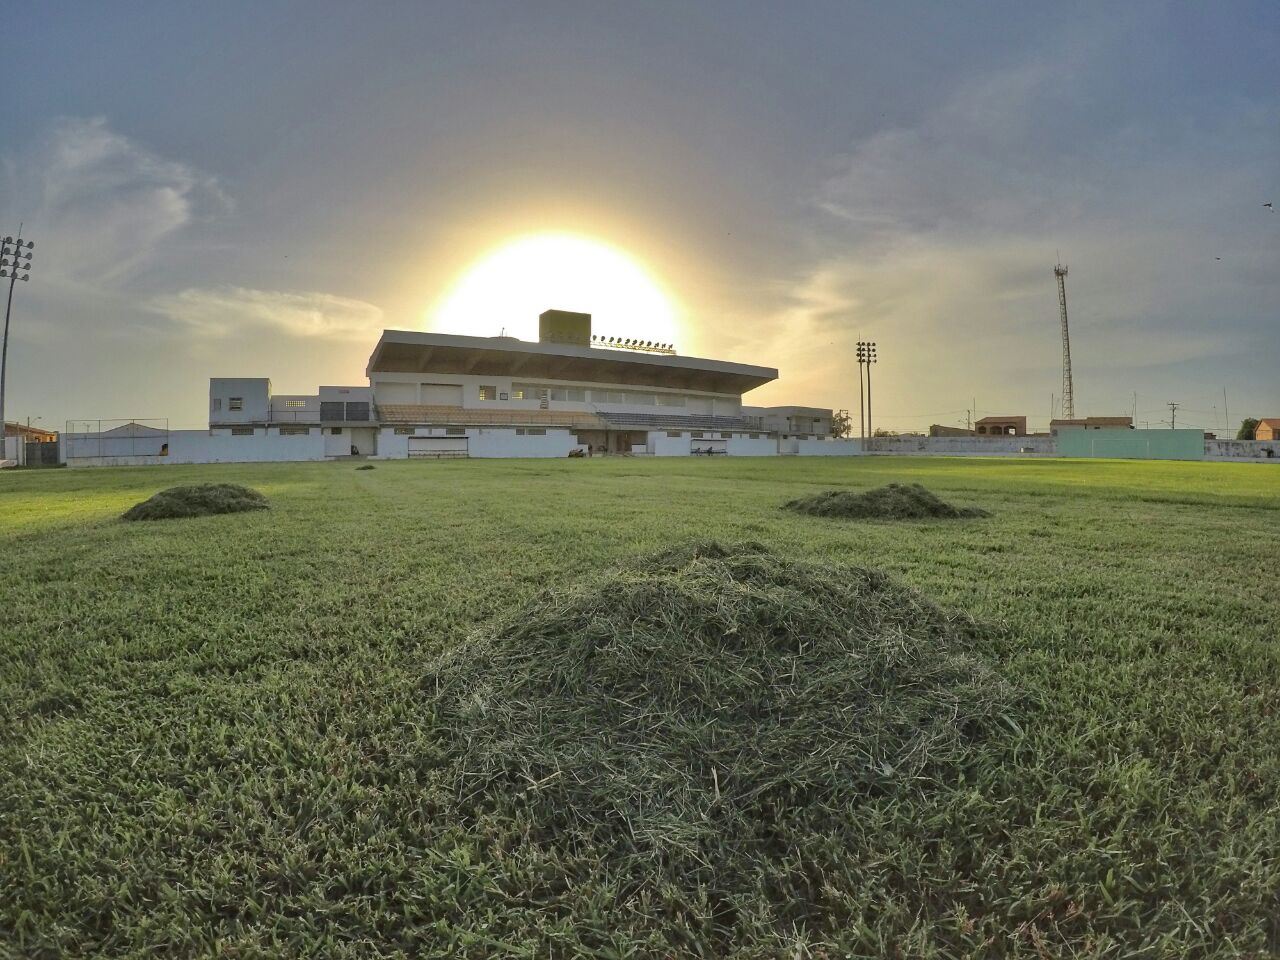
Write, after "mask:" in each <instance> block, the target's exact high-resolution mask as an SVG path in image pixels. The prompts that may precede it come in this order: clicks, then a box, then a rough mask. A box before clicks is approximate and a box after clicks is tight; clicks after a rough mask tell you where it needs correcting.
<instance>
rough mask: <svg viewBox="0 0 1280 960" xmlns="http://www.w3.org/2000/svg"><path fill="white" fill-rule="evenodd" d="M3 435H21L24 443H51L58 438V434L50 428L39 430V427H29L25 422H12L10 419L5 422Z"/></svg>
mask: <svg viewBox="0 0 1280 960" xmlns="http://www.w3.org/2000/svg"><path fill="white" fill-rule="evenodd" d="M4 435H5V436H6V437H21V438H22V439H23V440H24V441H25V442H26V443H53V442H54V441H55V440H57V439H58V435H57V434H56V433H54V432H53V431H52V430H41V429H40V428H39V427H31V426H28V425H27V424H25V423H13V422H12V421H8V422H6V423H5V425H4Z"/></svg>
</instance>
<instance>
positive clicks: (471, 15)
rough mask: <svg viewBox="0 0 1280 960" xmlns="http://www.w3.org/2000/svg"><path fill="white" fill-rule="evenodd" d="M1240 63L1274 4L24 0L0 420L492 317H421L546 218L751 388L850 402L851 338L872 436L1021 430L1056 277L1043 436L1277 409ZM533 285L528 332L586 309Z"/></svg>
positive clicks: (1036, 408) (316, 377) (327, 373)
mask: <svg viewBox="0 0 1280 960" xmlns="http://www.w3.org/2000/svg"><path fill="white" fill-rule="evenodd" d="M1278 50H1280V5H1277V4H1276V3H1274V2H1273V0H1266V2H1256V3H1243V2H1242V3H1220V4H1193V3H1189V2H1188V3H1145V2H1132V3H1127V4H1115V3H1078V4H1062V3H1035V2H1019V3H993V2H982V3H967V2H951V3H941V2H937V3H916V4H884V3H851V2H839V3H794V4H779V3H751V2H746V0H743V2H737V3H720V2H699V3H688V2H675V3H663V2H651V3H607V2H583V3H567V2H551V0H548V2H534V3H531V2H511V3H495V2H486V0H468V2H459V3H453V4H451V3H443V2H441V3H430V4H423V3H417V2H413V3H409V2H405V3H394V2H379V3H370V4H355V3H349V2H341V3H338V2H305V3H304V2H298V3H286V2H267V3H262V2H254V3H248V2H244V3H241V2H234V0H221V2H219V3H216V4H212V3H196V2H192V3H182V2H175V0H166V2H162V3H148V2H141V0H132V2H130V3H128V4H102V3H62V2H57V0H47V2H41V3H34V4H29V5H27V6H26V7H24V8H23V10H22V12H21V14H20V15H15V16H13V17H10V18H9V19H8V21H7V23H6V29H5V31H4V33H3V34H2V35H0V62H3V63H5V64H6V73H7V74H8V76H9V77H10V81H11V82H10V83H9V84H8V85H7V88H6V93H5V95H4V96H3V97H2V98H0V181H2V183H3V188H2V190H0V233H3V234H11V233H16V232H17V228H18V224H19V222H22V223H24V224H25V226H24V228H23V232H24V236H26V237H29V238H31V239H33V240H34V241H35V243H36V247H35V250H34V252H35V259H34V261H33V264H34V266H33V270H32V272H31V280H30V281H29V282H27V283H19V284H18V289H17V290H16V291H15V298H14V307H13V318H12V330H11V342H10V351H9V370H8V388H7V401H8V407H7V414H8V417H9V418H10V419H22V420H25V419H26V418H27V417H28V416H30V417H32V418H33V422H38V423H40V424H41V425H42V426H47V427H53V428H55V429H59V428H62V427H63V426H65V423H66V421H68V420H72V419H76V420H85V419H97V418H167V419H168V420H169V422H170V426H172V427H174V428H178V427H199V426H202V425H204V423H206V422H207V397H208V387H207V380H208V378H209V377H210V376H268V377H270V378H271V379H272V385H273V389H274V390H275V391H276V392H279V393H314V391H315V389H316V387H317V386H318V385H319V384H359V383H362V382H364V365H365V362H366V361H367V359H368V356H369V353H370V351H371V349H372V346H373V343H374V342H375V341H376V339H377V336H378V334H379V332H380V331H381V330H382V329H383V328H396V329H410V330H412V329H442V330H446V331H447V332H454V333H473V334H477V335H492V334H497V333H499V331H500V330H502V329H504V328H508V330H509V331H510V329H511V328H513V327H514V328H515V329H517V330H524V329H527V328H528V327H527V325H528V324H531V323H532V322H533V318H532V317H529V316H520V317H515V316H508V315H505V313H504V311H503V310H502V309H498V308H496V307H495V308H494V309H493V310H486V311H481V312H482V313H484V314H485V315H477V316H475V317H474V318H470V319H468V318H466V317H463V318H462V319H461V320H460V319H459V313H458V311H457V310H456V309H455V310H451V311H446V310H444V308H443V305H444V304H445V303H447V302H449V296H450V292H451V291H454V290H456V288H457V285H458V284H459V282H460V281H461V279H462V278H464V277H465V276H466V275H467V271H468V270H469V268H472V267H473V266H474V265H475V264H476V263H477V262H478V261H482V260H484V258H485V257H486V256H487V255H488V254H490V253H491V252H492V251H494V250H495V249H498V248H501V247H502V246H503V245H504V244H506V243H509V242H510V241H512V240H513V239H516V238H521V237H527V236H530V235H536V234H542V233H552V234H557V235H569V236H574V237H582V238H586V239H588V240H590V241H592V242H595V243H598V244H601V245H605V246H607V247H608V248H610V249H611V250H613V251H616V252H621V253H622V254H624V255H625V256H626V257H627V258H628V260H629V261H630V262H633V263H634V265H635V267H636V269H637V270H639V271H641V272H642V273H643V274H644V276H646V277H648V278H650V279H651V280H652V282H653V285H654V287H655V288H656V289H658V290H660V291H662V292H663V294H665V296H666V297H668V298H669V300H670V304H671V309H672V315H673V316H674V317H675V320H674V323H675V330H676V335H675V340H676V346H677V348H678V349H679V351H680V352H681V353H684V354H691V355H697V356H710V357H715V358H718V359H727V360H736V361H741V362H746V363H756V364H762V365H767V366H774V367H777V368H779V371H780V379H779V380H778V381H777V382H776V383H774V384H771V385H769V386H767V387H764V388H761V389H760V390H758V391H755V392H753V393H752V394H749V395H748V401H749V402H754V403H759V404H784V403H796V404H805V405H814V406H830V407H834V408H849V409H853V410H854V411H855V414H856V408H857V403H858V386H857V384H858V370H857V365H856V362H855V359H854V344H855V343H856V342H857V341H858V340H863V339H867V340H874V341H876V342H877V344H878V354H879V362H878V363H877V365H876V367H875V371H874V385H875V411H876V425H877V426H883V427H888V428H891V429H895V430H917V429H924V428H927V427H928V425H929V424H931V423H941V424H949V425H957V424H959V425H963V423H964V422H965V419H966V417H967V416H969V415H971V413H970V411H974V412H976V415H977V416H983V415H989V414H1001V415H1004V414H1026V415H1028V416H1029V417H1030V418H1031V423H1032V426H1033V427H1034V426H1041V427H1043V426H1044V425H1046V424H1047V421H1048V419H1049V417H1050V414H1051V412H1052V411H1053V409H1054V408H1053V404H1054V402H1055V401H1054V397H1055V396H1056V395H1057V394H1059V393H1060V391H1061V340H1060V335H1059V326H1058V300H1057V290H1056V286H1055V281H1054V277H1053V266H1054V264H1055V262H1057V261H1058V259H1059V258H1060V259H1061V262H1063V263H1065V264H1067V265H1068V266H1069V269H1070V273H1069V276H1068V279H1067V295H1068V303H1069V308H1070V319H1071V348H1072V359H1073V366H1074V374H1075V398H1076V413H1077V415H1117V414H1130V413H1132V412H1133V411H1135V410H1136V411H1137V420H1138V423H1139V425H1142V424H1143V423H1149V424H1150V425H1152V426H1156V425H1162V424H1163V423H1164V422H1165V421H1166V420H1167V419H1168V417H1169V409H1168V406H1167V404H1168V403H1169V402H1170V401H1174V402H1177V403H1179V404H1180V406H1179V410H1178V414H1177V420H1178V425H1179V426H1203V427H1206V428H1209V429H1213V428H1217V429H1221V428H1222V427H1223V425H1224V418H1225V417H1226V416H1229V417H1230V419H1231V421H1232V424H1233V429H1234V425H1235V424H1238V422H1239V420H1240V419H1241V418H1242V417H1244V416H1246V415H1252V416H1280V213H1277V212H1275V211H1274V209H1268V208H1265V207H1263V204H1264V203H1265V202H1268V201H1271V202H1275V203H1276V204H1277V206H1280V54H1277V51H1278ZM567 249H572V245H570V246H569V247H568V248H567ZM570 259H571V260H572V262H569V263H561V264H558V267H559V269H558V271H557V273H556V275H557V277H558V276H560V275H561V274H563V276H564V277H565V280H564V282H565V283H566V284H567V285H568V288H567V289H566V291H565V294H564V296H563V297H562V298H561V299H563V300H566V301H573V302H557V303H547V304H545V306H546V307H562V308H567V309H577V310H586V311H589V312H593V313H594V314H596V317H597V321H598V322H604V323H606V324H607V323H609V322H614V323H617V322H618V318H617V316H612V315H611V314H610V310H617V309H618V308H619V306H620V305H619V304H617V303H612V304H611V303H585V304H584V303H578V302H576V301H577V300H579V299H584V298H586V297H585V296H584V294H585V293H587V292H589V291H593V290H596V289H597V288H596V287H593V286H592V285H591V284H589V283H587V282H586V280H585V278H584V284H583V286H582V287H581V288H573V281H574V274H575V272H576V271H578V270H579V269H580V268H581V269H583V270H584V272H589V268H590V263H587V262H579V261H577V260H576V259H573V258H570ZM511 282H512V283H518V282H519V281H518V278H517V279H514V280H512V281H511ZM569 288H573V289H569ZM619 316H620V315H619ZM460 325H461V326H460ZM638 332H640V334H641V335H642V336H643V335H644V333H645V332H646V331H638ZM1224 391H1225V393H1224ZM36 418H40V419H39V420H37V419H36Z"/></svg>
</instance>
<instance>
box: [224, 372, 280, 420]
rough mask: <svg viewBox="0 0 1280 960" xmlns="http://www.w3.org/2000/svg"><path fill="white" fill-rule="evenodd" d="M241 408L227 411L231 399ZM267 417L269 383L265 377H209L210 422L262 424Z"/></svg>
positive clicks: (269, 406)
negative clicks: (239, 403) (235, 399)
mask: <svg viewBox="0 0 1280 960" xmlns="http://www.w3.org/2000/svg"><path fill="white" fill-rule="evenodd" d="M237 397H238V398H239V399H240V401H241V408H240V409H239V410H232V409H231V401H232V399H233V398H237ZM270 416H271V381H270V380H268V379H267V378H266V377H213V378H211V379H210V380H209V422H210V423H265V422H266V421H267V420H268V419H269V418H270Z"/></svg>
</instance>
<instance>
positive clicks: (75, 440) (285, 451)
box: [64, 429, 324, 467]
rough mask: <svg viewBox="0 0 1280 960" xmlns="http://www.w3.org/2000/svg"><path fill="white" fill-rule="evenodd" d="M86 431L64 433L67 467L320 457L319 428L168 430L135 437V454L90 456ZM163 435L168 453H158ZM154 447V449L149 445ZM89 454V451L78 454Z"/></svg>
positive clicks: (91, 447)
mask: <svg viewBox="0 0 1280 960" xmlns="http://www.w3.org/2000/svg"><path fill="white" fill-rule="evenodd" d="M93 439H94V438H93V437H91V436H89V435H86V434H75V435H68V437H67V442H66V443H64V450H65V451H67V453H68V454H69V456H68V457H67V466H69V467H108V466H141V465H152V464H166V463H168V464H175V463H267V462H284V461H301V460H323V459H324V440H323V438H322V437H321V435H320V433H319V431H317V430H312V431H311V433H310V434H307V435H288V436H281V435H280V433H279V431H278V430H275V429H270V430H257V431H255V432H254V435H253V436H251V437H243V436H241V437H237V436H233V435H232V434H230V433H227V432H221V431H219V432H216V433H210V432H209V431H208V430H170V431H169V433H168V435H167V437H166V438H161V439H152V440H146V441H144V440H139V441H138V445H137V447H136V448H135V449H138V450H139V451H140V452H139V454H138V455H135V456H117V455H106V456H94V455H92V453H93V451H94V450H95V449H96V445H95V444H94V442H93ZM165 439H167V441H168V444H169V453H168V455H166V456H160V455H159V450H160V444H161V443H162V442H164V440H165ZM153 448H154V449H153ZM78 454H89V455H83V456H82V455H78Z"/></svg>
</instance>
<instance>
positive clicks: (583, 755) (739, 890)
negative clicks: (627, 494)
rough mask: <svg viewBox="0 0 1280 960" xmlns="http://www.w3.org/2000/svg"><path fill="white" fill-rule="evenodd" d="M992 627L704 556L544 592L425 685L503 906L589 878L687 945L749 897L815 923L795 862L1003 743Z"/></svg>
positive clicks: (758, 554)
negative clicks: (984, 642) (664, 922)
mask: <svg viewBox="0 0 1280 960" xmlns="http://www.w3.org/2000/svg"><path fill="white" fill-rule="evenodd" d="M978 635H979V631H978V628H977V626H976V625H975V624H974V623H973V622H972V621H971V620H969V619H968V618H965V617H957V616H953V615H949V614H947V613H945V612H943V611H942V610H941V609H939V608H938V607H937V606H936V605H935V604H933V603H932V602H930V601H929V600H927V599H926V598H924V597H923V596H921V595H920V594H918V593H916V592H914V591H912V590H910V589H908V588H906V587H904V586H901V585H899V584H897V583H896V582H894V581H893V580H891V579H890V578H889V577H887V576H886V575H885V574H883V573H880V572H877V571H874V570H867V569H861V568H852V567H845V568H837V569H833V568H831V567H828V566H821V565H817V564H814V563H807V562H799V561H795V560H789V559H785V558H782V557H779V556H775V555H774V554H772V553H770V552H769V551H768V550H767V549H765V548H764V547H762V546H760V545H758V544H747V545H742V546H736V547H724V546H721V545H719V544H716V543H695V544H692V545H689V546H686V547H681V548H678V549H675V550H671V551H667V552H664V553H660V554H657V555H654V556H650V557H647V558H645V559H643V560H640V561H637V562H635V563H633V564H631V565H628V566H626V567H623V568H621V569H619V570H616V571H613V572H612V573H611V574H608V575H605V576H603V577H600V578H598V579H593V580H591V581H589V582H587V583H585V584H581V585H577V586H571V587H568V588H563V589H552V590H548V591H546V592H544V593H542V594H541V595H540V596H538V597H537V598H536V599H535V600H533V601H532V602H531V603H529V604H528V605H527V606H525V607H524V608H523V609H521V610H519V611H518V612H516V613H514V614H513V615H511V616H510V617H509V618H507V619H504V620H502V621H501V622H499V623H497V624H496V625H494V626H493V627H492V628H491V629H488V630H485V631H483V632H481V633H479V634H476V635H474V636H472V637H471V639H470V640H469V641H468V642H467V643H465V644H462V645H460V646H458V647H456V648H454V649H453V650H451V651H450V652H448V653H446V654H444V655H443V656H442V658H441V659H440V660H439V661H438V662H437V663H435V664H434V666H433V669H432V670H431V671H430V673H429V675H428V676H427V677H426V678H425V679H424V682H423V689H424V691H425V692H426V694H427V698H428V701H429V704H430V709H431V712H432V714H433V716H434V720H435V723H436V724H437V725H439V727H440V728H443V729H444V730H445V732H446V742H448V743H449V744H450V746H449V747H448V748H447V749H446V763H449V764H452V770H453V775H452V776H453V780H452V783H453V794H454V798H455V801H454V802H455V803H456V807H455V809H454V811H452V813H453V815H455V816H457V817H458V818H459V819H460V820H461V821H462V822H464V823H466V824H467V825H468V826H469V828H470V829H473V830H478V831H480V832H481V834H482V835H483V837H482V843H483V845H484V846H486V847H491V848H492V849H495V850H500V851H502V852H501V854H500V857H501V858H502V862H503V864H504V866H505V867H506V868H507V869H508V870H509V871H511V872H510V873H509V876H510V877H512V878H514V879H513V881H512V887H511V892H512V895H517V894H519V895H520V896H521V897H523V898H528V897H533V898H535V899H536V898H537V897H538V896H539V892H538V890H539V884H538V883H537V881H536V879H535V878H536V877H538V876H555V877H559V878H561V879H559V880H557V885H559V884H562V883H568V884H572V882H573V881H572V879H570V878H572V877H573V876H574V875H575V873H576V874H578V875H580V876H585V875H586V874H591V875H594V880H595V882H601V881H603V882H605V883H606V884H607V886H608V887H610V888H612V889H615V890H616V891H617V895H618V896H619V897H623V898H631V899H630V902H632V903H633V904H635V905H637V908H640V909H648V910H654V911H660V912H665V913H668V914H670V913H671V912H674V914H675V915H676V916H678V917H680V918H683V919H681V920H680V921H679V923H678V924H677V926H688V928H689V929H690V931H691V934H690V935H691V936H693V937H695V939H696V937H697V936H701V935H706V934H707V933H708V932H711V933H713V934H719V935H724V934H726V933H727V932H728V931H729V930H731V929H732V928H734V927H735V925H737V924H738V923H739V922H740V921H743V922H745V918H740V917H739V915H738V911H739V907H737V906H735V903H736V904H741V905H743V907H744V908H746V909H747V910H748V911H750V910H759V909H761V908H765V909H767V910H769V911H776V915H775V916H773V917H772V918H770V919H766V918H763V917H760V916H756V917H754V918H753V919H752V921H751V922H752V924H759V923H762V922H767V923H773V922H780V921H781V920H782V919H784V918H790V920H791V921H799V920H801V919H802V917H803V916H805V915H807V914H810V912H811V911H813V910H814V909H815V907H816V902H815V900H816V899H820V894H819V892H818V891H817V890H816V889H815V887H814V884H815V883H817V882H818V881H817V880H816V879H815V878H814V877H813V876H810V875H809V872H808V871H807V870H799V869H797V862H796V859H795V856H796V851H797V849H798V848H799V846H801V845H805V846H809V847H813V845H814V844H815V843H816V844H818V845H819V846H823V847H824V848H825V849H827V850H829V851H832V852H834V853H835V854H836V855H837V856H838V855H839V851H840V850H841V849H842V848H843V844H844V840H842V837H846V836H848V835H849V834H847V831H857V830H858V829H861V828H860V827H859V825H858V823H857V819H858V809H859V805H860V804H862V803H863V802H865V801H866V800H868V798H872V797H878V798H881V799H884V798H886V797H888V798H890V799H891V798H892V797H894V796H904V795H906V794H909V793H910V794H914V793H916V792H918V791H927V790H930V789H931V788H932V787H933V786H935V785H936V784H938V783H939V782H940V778H948V777H954V776H955V774H956V772H957V770H958V769H959V768H961V767H962V766H963V765H964V764H965V763H966V759H967V757H968V756H969V754H970V751H971V750H972V749H973V745H974V744H975V742H976V741H979V740H981V739H982V738H984V737H985V736H987V735H988V734H989V733H992V732H993V731H996V730H999V729H1003V728H1004V726H1003V725H1004V720H1003V719H1002V718H1001V715H1002V711H1004V710H1005V709H1006V707H1007V705H1008V703H1009V699H1010V695H1009V688H1008V687H1007V686H1006V685H1005V683H1004V682H1003V681H1002V680H1001V679H999V677H997V676H996V674H995V673H994V672H993V671H992V669H991V668H990V667H988V666H987V665H986V664H985V663H984V662H983V661H982V660H981V659H980V658H979V657H978V656H977V655H976V653H975V652H974V650H973V649H972V641H973V640H974V639H975V638H976V637H977V636H978ZM846 868H847V865H846ZM601 872H603V874H604V876H603V877H601V876H600V873H601ZM521 877H524V878H525V879H520V878H521ZM548 895H549V896H550V900H549V901H548V902H549V903H550V902H551V901H553V900H554V899H555V894H554V893H553V892H551V893H549V894H548ZM641 904H646V905H647V906H643V907H640V906H639V905H641ZM695 928H701V929H702V933H701V934H695V933H693V930H694V929H695Z"/></svg>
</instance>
